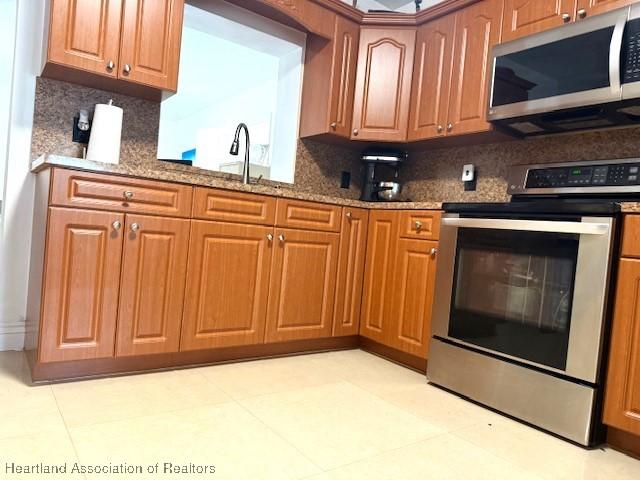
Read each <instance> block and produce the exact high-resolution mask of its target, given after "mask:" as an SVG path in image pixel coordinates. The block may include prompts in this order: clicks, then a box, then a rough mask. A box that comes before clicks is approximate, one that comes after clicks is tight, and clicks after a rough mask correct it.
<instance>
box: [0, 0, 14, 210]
mask: <svg viewBox="0 0 640 480" xmlns="http://www.w3.org/2000/svg"><path fill="white" fill-rule="evenodd" d="M17 6H18V0H0V32H4V34H5V40H4V41H3V42H0V200H2V198H3V197H4V172H5V167H6V164H7V140H8V139H9V106H10V105H11V80H12V77H13V52H14V49H15V43H14V39H15V27H16V9H17ZM0 215H2V208H0Z"/></svg>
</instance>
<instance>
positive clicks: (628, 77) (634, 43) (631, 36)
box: [622, 18, 640, 83]
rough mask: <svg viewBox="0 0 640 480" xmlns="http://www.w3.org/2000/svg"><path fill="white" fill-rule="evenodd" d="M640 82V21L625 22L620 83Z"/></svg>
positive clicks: (637, 19)
mask: <svg viewBox="0 0 640 480" xmlns="http://www.w3.org/2000/svg"><path fill="white" fill-rule="evenodd" d="M638 81H640V19H639V18H636V19H634V20H630V21H629V22H627V25H626V26H625V30H624V40H623V49H622V83H632V82H638Z"/></svg>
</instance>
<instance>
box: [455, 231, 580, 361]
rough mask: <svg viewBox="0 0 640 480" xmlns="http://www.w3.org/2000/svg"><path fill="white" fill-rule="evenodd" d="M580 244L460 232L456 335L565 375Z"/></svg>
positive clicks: (559, 237) (561, 238) (533, 235)
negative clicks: (552, 368)
mask: <svg viewBox="0 0 640 480" xmlns="http://www.w3.org/2000/svg"><path fill="white" fill-rule="evenodd" d="M578 240H579V236H578V235H570V234H558V233H537V232H522V231H509V230H484V229H469V228H467V229H464V228H461V229H459V230H458V244H457V252H456V268H455V276H454V283H453V285H454V291H453V298H452V302H451V305H452V307H451V318H450V322H449V336H450V337H452V338H456V339H459V340H463V341H465V342H467V343H470V344H473V345H478V346H480V347H484V348H487V349H489V350H492V351H495V352H501V353H505V354H508V355H511V356H513V357H516V358H520V359H525V360H529V361H531V362H535V363H538V364H541V365H547V366H549V367H554V368H557V369H560V370H564V369H565V367H566V363H567V349H568V345H569V329H570V326H571V325H570V319H571V304H572V295H573V285H574V279H575V272H576V263H577V258H578Z"/></svg>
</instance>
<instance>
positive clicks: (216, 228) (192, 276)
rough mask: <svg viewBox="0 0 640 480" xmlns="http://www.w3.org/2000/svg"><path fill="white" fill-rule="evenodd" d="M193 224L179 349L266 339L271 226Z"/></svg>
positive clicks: (197, 221) (251, 342)
mask: <svg viewBox="0 0 640 480" xmlns="http://www.w3.org/2000/svg"><path fill="white" fill-rule="evenodd" d="M191 225H192V228H191V246H190V253H189V267H188V273H187V281H186V284H187V288H186V300H185V306H184V317H183V318H184V320H183V324H182V340H181V343H180V350H197V349H205V348H215V347H229V346H236V345H251V344H257V343H262V342H263V341H264V328H265V318H266V312H267V297H268V294H269V272H270V268H271V250H272V243H273V240H269V238H271V239H273V228H272V227H262V226H254V225H234V224H228V223H218V222H207V221H199V220H193V221H192V222H191Z"/></svg>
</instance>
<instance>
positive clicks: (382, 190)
mask: <svg viewBox="0 0 640 480" xmlns="http://www.w3.org/2000/svg"><path fill="white" fill-rule="evenodd" d="M406 158H407V153H406V152H403V151H400V150H390V149H380V148H377V149H369V150H365V151H364V152H363V153H362V163H364V182H363V183H362V193H361V194H360V200H364V201H365V202H381V201H382V202H389V201H397V200H399V199H400V194H401V192H402V185H401V184H400V182H399V181H398V169H399V168H400V165H401V164H402V162H403V161H404V160H406Z"/></svg>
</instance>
